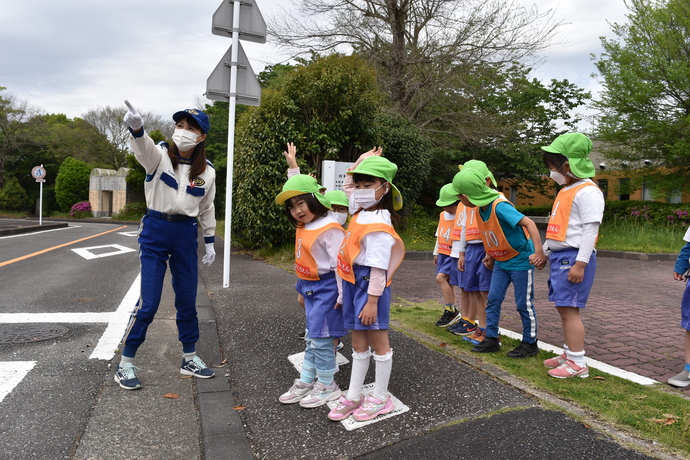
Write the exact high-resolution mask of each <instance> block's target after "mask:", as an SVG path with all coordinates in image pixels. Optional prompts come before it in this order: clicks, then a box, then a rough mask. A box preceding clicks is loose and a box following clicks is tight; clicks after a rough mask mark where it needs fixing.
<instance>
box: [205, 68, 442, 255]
mask: <svg viewBox="0 0 690 460" xmlns="http://www.w3.org/2000/svg"><path fill="white" fill-rule="evenodd" d="M282 70H284V69H282ZM381 102H382V95H381V93H380V92H379V90H378V88H377V86H376V79H375V74H374V72H373V70H372V69H370V68H369V67H367V66H366V65H365V63H364V62H363V61H362V60H361V59H359V58H358V57H356V56H341V55H331V56H328V57H324V58H318V57H317V58H315V59H314V60H313V61H310V62H309V63H303V64H301V65H298V66H295V67H294V68H292V69H291V70H289V71H284V72H281V73H280V74H279V75H277V76H275V77H274V78H273V79H271V80H270V82H269V86H268V88H267V89H266V90H264V92H263V94H262V102H261V106H260V107H252V108H250V109H249V110H247V111H246V113H244V114H243V115H242V116H241V117H240V118H239V120H238V123H237V129H236V132H235V135H236V139H237V142H236V149H235V157H234V162H235V164H234V168H233V174H234V176H233V185H234V189H233V222H232V230H233V238H235V239H236V241H237V242H239V243H240V244H241V245H243V246H246V247H250V248H256V247H260V246H265V245H282V244H286V243H289V242H290V241H292V240H293V239H294V229H292V228H291V226H290V225H289V223H288V221H287V219H286V218H285V215H284V208H283V207H281V206H279V205H277V204H275V197H276V195H277V194H278V193H280V191H281V188H282V185H283V183H284V182H285V180H286V177H287V176H286V171H287V164H286V162H285V158H284V157H283V154H282V152H283V151H284V150H285V149H286V144H287V143H288V142H294V143H295V144H296V146H297V149H298V164H299V166H300V170H301V172H302V173H315V174H316V175H317V177H318V176H319V174H320V171H319V166H320V164H321V162H322V161H323V160H336V161H345V162H354V161H355V160H356V159H357V158H358V157H359V155H360V154H361V153H363V152H365V151H367V150H369V149H371V148H372V147H374V146H380V147H382V148H383V151H384V156H386V157H387V158H388V159H390V160H391V161H393V162H394V163H396V164H398V167H399V172H398V175H397V176H396V178H395V180H394V182H395V184H396V186H397V187H398V188H399V189H400V190H401V192H402V193H403V200H404V201H405V202H406V203H408V204H411V203H412V202H414V200H415V199H416V198H417V196H418V194H419V192H420V190H421V188H422V185H423V184H424V181H425V178H426V176H427V172H428V167H429V155H428V148H427V144H426V142H425V141H424V138H423V137H422V136H421V134H420V132H419V131H418V130H417V129H416V128H415V127H414V126H413V125H411V124H410V123H409V122H407V121H406V120H404V119H403V118H401V117H400V116H398V115H394V114H392V113H388V112H386V111H384V110H382V109H381ZM216 206H217V207H221V204H220V203H218V202H216ZM222 206H224V204H222Z"/></svg>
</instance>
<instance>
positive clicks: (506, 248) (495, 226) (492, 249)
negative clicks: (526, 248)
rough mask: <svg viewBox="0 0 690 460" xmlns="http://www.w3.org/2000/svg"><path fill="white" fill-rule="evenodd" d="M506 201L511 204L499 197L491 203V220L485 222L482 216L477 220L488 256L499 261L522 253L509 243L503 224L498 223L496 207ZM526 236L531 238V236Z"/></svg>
mask: <svg viewBox="0 0 690 460" xmlns="http://www.w3.org/2000/svg"><path fill="white" fill-rule="evenodd" d="M504 201H505V202H507V203H510V201H508V200H507V199H506V198H505V197H503V196H499V197H498V198H496V199H495V200H494V201H493V203H491V214H490V215H489V220H487V221H484V219H482V218H481V216H480V218H479V219H477V224H478V226H479V230H480V232H481V235H482V243H483V244H484V250H485V251H486V253H487V254H488V255H490V256H491V257H493V258H494V259H496V260H499V261H504V260H510V259H512V258H513V257H515V256H517V255H518V254H520V251H517V250H516V249H514V248H513V247H512V246H511V245H510V243H509V242H508V238H506V235H505V233H503V229H502V228H501V224H500V223H499V222H498V217H496V206H497V205H498V204H499V203H501V202H504ZM510 205H511V206H513V203H510ZM526 236H527V237H528V238H529V235H526Z"/></svg>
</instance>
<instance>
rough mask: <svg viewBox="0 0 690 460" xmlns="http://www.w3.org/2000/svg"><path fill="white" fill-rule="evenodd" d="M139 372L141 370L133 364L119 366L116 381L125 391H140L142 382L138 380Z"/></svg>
mask: <svg viewBox="0 0 690 460" xmlns="http://www.w3.org/2000/svg"><path fill="white" fill-rule="evenodd" d="M137 370H139V368H138V367H137V366H135V365H134V364H131V363H127V364H125V365H124V366H118V367H117V371H116V372H115V375H114V380H115V382H117V384H118V385H120V387H122V388H124V389H125V390H138V389H139V388H141V382H140V381H139V379H138V378H137Z"/></svg>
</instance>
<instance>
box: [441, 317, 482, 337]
mask: <svg viewBox="0 0 690 460" xmlns="http://www.w3.org/2000/svg"><path fill="white" fill-rule="evenodd" d="M476 330H477V325H476V324H475V323H471V322H469V321H467V320H464V319H461V320H460V321H458V323H457V324H456V325H454V326H451V327H449V328H448V332H451V333H453V334H455V335H470V334H472V333H473V332H475V331H476Z"/></svg>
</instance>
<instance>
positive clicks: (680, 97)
mask: <svg viewBox="0 0 690 460" xmlns="http://www.w3.org/2000/svg"><path fill="white" fill-rule="evenodd" d="M627 6H628V10H629V14H628V15H627V18H628V21H629V22H627V23H624V24H618V23H615V24H613V25H612V27H611V28H612V31H613V33H614V34H615V35H616V36H617V39H606V38H602V39H601V41H602V46H603V48H604V53H602V54H601V56H599V57H598V58H596V57H594V60H595V65H596V67H597V70H598V71H599V76H600V78H601V79H602V83H603V91H602V97H601V100H599V101H596V104H595V106H596V107H597V108H598V109H599V110H600V111H601V112H600V114H599V116H598V117H597V121H598V124H597V133H596V135H597V138H598V139H599V140H602V141H604V142H605V144H604V149H605V153H606V155H607V157H609V158H612V159H614V160H619V161H627V162H629V163H630V164H640V165H641V164H642V163H643V160H649V161H651V162H652V164H653V165H656V166H660V167H661V168H654V169H653V170H650V169H641V170H638V172H639V173H640V174H645V175H649V176H651V177H650V181H651V182H654V183H655V184H656V186H657V187H658V188H660V189H661V190H662V191H664V189H665V191H666V192H667V193H668V192H671V191H675V192H678V191H680V190H681V189H682V188H685V189H686V190H688V188H689V187H690V184H689V183H688V181H687V179H686V178H687V177H688V174H689V173H690V47H689V46H688V43H690V4H689V3H688V2H687V1H685V0H628V2H627ZM631 173H634V171H631Z"/></svg>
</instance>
